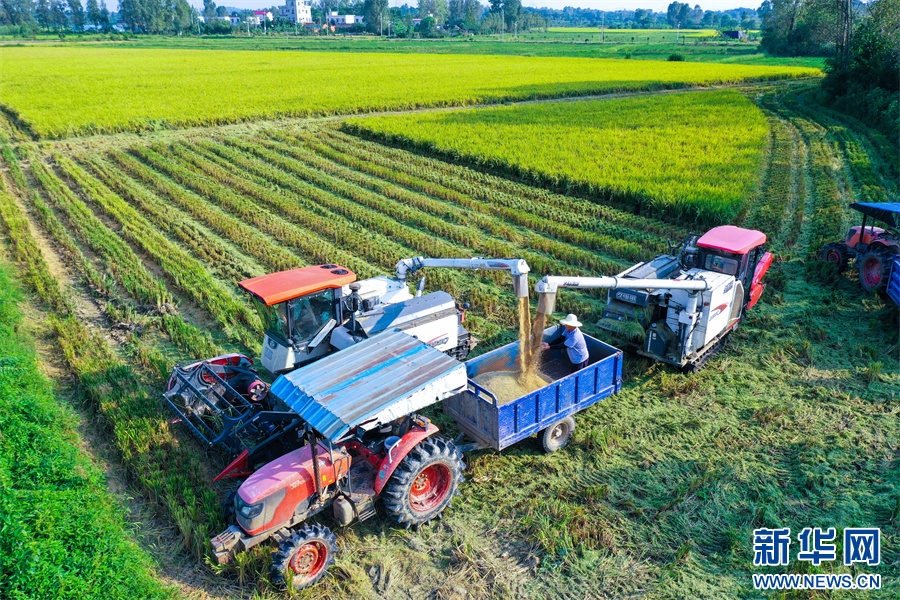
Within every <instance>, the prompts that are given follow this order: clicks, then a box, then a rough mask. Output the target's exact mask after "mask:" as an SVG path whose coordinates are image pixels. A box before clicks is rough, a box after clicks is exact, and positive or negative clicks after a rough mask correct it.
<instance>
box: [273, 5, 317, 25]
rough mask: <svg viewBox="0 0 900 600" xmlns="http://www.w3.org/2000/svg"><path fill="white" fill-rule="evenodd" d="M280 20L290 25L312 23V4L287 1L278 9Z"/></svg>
mask: <svg viewBox="0 0 900 600" xmlns="http://www.w3.org/2000/svg"><path fill="white" fill-rule="evenodd" d="M279 12H280V13H281V18H282V19H287V20H288V21H290V22H291V23H312V2H311V1H310V0H287V1H286V2H285V5H284V6H282V7H280V8H279Z"/></svg>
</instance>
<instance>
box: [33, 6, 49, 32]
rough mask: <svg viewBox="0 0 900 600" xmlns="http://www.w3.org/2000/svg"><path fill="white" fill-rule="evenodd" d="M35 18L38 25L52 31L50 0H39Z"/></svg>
mask: <svg viewBox="0 0 900 600" xmlns="http://www.w3.org/2000/svg"><path fill="white" fill-rule="evenodd" d="M34 16H35V19H36V20H37V22H38V24H39V25H40V26H41V27H43V28H44V29H50V25H51V23H52V21H51V16H50V0H38V3H37V7H36V8H35V9H34Z"/></svg>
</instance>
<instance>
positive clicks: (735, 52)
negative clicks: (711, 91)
mask: <svg viewBox="0 0 900 600" xmlns="http://www.w3.org/2000/svg"><path fill="white" fill-rule="evenodd" d="M632 38H634V39H632ZM66 39H67V41H66V42H56V43H52V44H50V43H42V44H41V46H42V47H48V46H52V47H63V48H70V47H73V46H77V47H91V46H94V47H96V46H97V44H95V43H93V42H94V41H97V40H96V39H95V38H93V37H91V36H83V37H82V38H81V39H80V40H79V41H68V40H73V39H75V38H72V37H69V38H66ZM100 46H101V47H103V48H128V49H132V50H143V49H149V48H156V49H193V50H293V51H300V52H340V53H342V54H347V53H356V52H388V53H391V54H398V53H402V54H474V55H513V56H546V57H573V58H619V59H634V60H667V59H668V58H669V56H670V55H672V54H680V55H681V56H682V57H683V58H684V60H686V61H698V62H714V63H723V64H747V65H774V66H783V67H808V68H811V69H822V67H824V65H825V59H824V58H822V57H818V56H805V57H804V56H799V57H798V56H788V57H785V56H770V55H768V54H765V53H763V52H762V51H761V50H760V49H759V44H757V43H746V42H743V41H741V42H738V41H734V40H726V39H715V40H710V39H706V38H681V39H680V40H679V42H678V43H677V44H676V43H674V38H673V37H665V36H664V37H662V38H660V39H657V40H656V41H655V42H654V41H651V42H648V41H647V38H646V37H643V38H641V37H634V36H627V37H625V38H622V39H617V40H616V41H615V42H613V41H612V40H606V41H601V36H600V34H599V33H596V34H588V35H572V34H561V33H543V32H529V33H522V34H520V35H519V36H518V38H516V37H512V36H509V37H507V38H506V39H504V40H501V39H500V37H499V36H496V35H494V36H490V35H489V36H477V37H462V36H461V37H452V38H437V39H409V38H377V37H372V36H357V35H333V36H332V35H329V36H293V35H288V36H282V35H269V36H253V37H246V36H240V35H234V36H215V37H200V38H198V37H193V36H184V37H162V36H146V37H138V38H132V39H128V40H127V41H124V40H122V39H117V38H113V39H109V40H104V41H102V44H100ZM817 74H818V73H817Z"/></svg>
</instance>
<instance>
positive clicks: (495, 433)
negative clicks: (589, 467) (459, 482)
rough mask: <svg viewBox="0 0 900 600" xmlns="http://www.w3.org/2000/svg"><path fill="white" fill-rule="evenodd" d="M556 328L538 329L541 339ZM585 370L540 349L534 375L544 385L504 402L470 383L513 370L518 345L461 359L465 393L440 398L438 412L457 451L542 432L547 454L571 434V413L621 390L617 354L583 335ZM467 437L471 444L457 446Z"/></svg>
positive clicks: (504, 444)
mask: <svg viewBox="0 0 900 600" xmlns="http://www.w3.org/2000/svg"><path fill="white" fill-rule="evenodd" d="M557 332H558V328H557V327H550V328H547V329H545V330H544V340H545V341H548V340H550V339H553V338H554V337H556V335H557ZM584 338H585V341H586V342H587V347H588V352H589V353H590V358H589V360H588V366H587V367H585V368H584V369H582V370H581V371H578V372H576V373H570V372H569V362H568V360H567V359H566V357H565V356H564V355H563V354H562V353H561V352H560V351H558V350H545V351H544V356H543V357H542V358H543V360H542V363H541V367H540V375H541V376H542V378H543V379H544V380H545V381H548V384H547V385H546V386H545V387H542V388H540V389H537V390H535V391H533V392H531V393H528V394H526V395H524V396H522V397H520V398H517V399H515V400H513V401H511V402H508V403H506V404H501V403H500V402H499V400H498V398H497V396H496V395H495V394H493V393H492V392H491V391H490V390H487V389H485V388H484V387H482V386H480V385H478V384H477V383H475V382H474V381H472V380H473V379H475V378H476V377H478V376H479V375H483V374H485V373H491V372H498V371H500V372H503V371H507V372H513V371H515V369H516V364H515V363H516V357H517V356H518V354H519V342H514V343H512V344H507V345H506V346H503V347H501V348H497V349H496V350H493V351H491V352H488V353H486V354H484V355H482V356H479V357H477V358H473V359H470V360H468V361H466V363H465V365H466V374H467V376H468V380H469V381H468V386H467V389H466V390H465V391H463V392H461V393H459V394H457V395H455V396H451V397H450V398H448V399H446V400H444V412H445V413H447V414H448V415H450V416H451V417H452V418H453V420H454V421H456V424H457V426H458V427H459V429H460V431H461V432H462V433H461V434H460V436H459V437H458V438H457V439H456V440H455V443H456V444H457V446H458V447H459V449H460V450H462V451H464V452H465V451H469V450H477V449H482V448H493V449H495V450H503V449H504V448H506V447H508V446H510V445H512V444H515V443H516V442H518V441H520V440H523V439H525V438H527V437H529V436H531V435H534V434H536V433H542V436H543V437H542V441H543V443H544V448H545V449H546V450H547V451H548V452H552V451H553V450H557V449H559V448H562V447H563V446H564V445H565V444H566V443H567V442H568V441H569V438H570V437H571V435H572V432H573V431H574V427H575V422H574V418H573V415H574V414H575V413H577V412H579V411H581V410H584V409H585V408H587V407H589V406H591V405H592V404H594V403H596V402H598V401H600V400H602V399H603V398H606V397H608V396H611V395H612V394H615V393H618V392H619V390H620V389H621V387H622V351H621V350H619V349H618V348H614V347H613V346H610V345H609V344H605V343H603V342H601V341H600V340H598V339H596V338H593V337H590V336H588V335H585V336H584ZM466 437H468V438H470V439H471V440H474V441H472V442H469V443H463V442H464V440H465V438H466Z"/></svg>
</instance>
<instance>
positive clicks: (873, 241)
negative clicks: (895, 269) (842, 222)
mask: <svg viewBox="0 0 900 600" xmlns="http://www.w3.org/2000/svg"><path fill="white" fill-rule="evenodd" d="M850 208H852V209H854V210H857V211H859V212H861V213H862V215H863V218H862V225H860V226H859V227H851V228H850V231H848V232H847V237H846V239H845V240H844V241H843V242H834V243H831V244H827V245H826V246H825V247H824V248H822V253H821V257H822V260H825V261H828V262H831V263H834V264H835V266H837V268H838V271H844V270H845V269H846V268H847V265H848V264H849V263H850V259H854V260H855V261H856V266H857V269H859V283H860V285H862V287H863V289H864V290H866V291H867V292H885V291H886V290H887V286H888V280H889V278H890V274H891V265H892V264H893V262H894V257H895V256H897V255H900V231H898V228H900V202H857V203H855V204H851V205H850ZM869 217H871V218H872V219H873V220H878V221H881V222H882V223H884V224H885V225H887V228H882V227H875V226H874V225H866V221H867V220H868V218H869Z"/></svg>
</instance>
